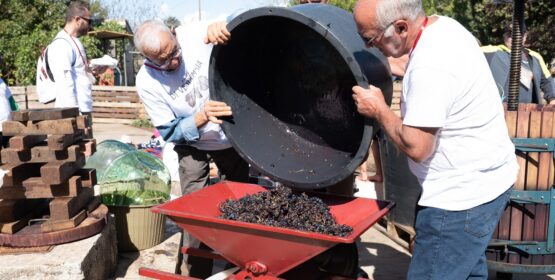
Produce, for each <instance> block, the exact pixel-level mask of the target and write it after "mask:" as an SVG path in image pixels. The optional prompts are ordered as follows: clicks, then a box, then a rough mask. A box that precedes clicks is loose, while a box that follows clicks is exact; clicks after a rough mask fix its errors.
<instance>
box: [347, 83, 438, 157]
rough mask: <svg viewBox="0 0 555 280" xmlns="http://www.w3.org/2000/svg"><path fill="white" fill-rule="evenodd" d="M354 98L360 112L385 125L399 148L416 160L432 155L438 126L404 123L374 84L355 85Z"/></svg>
mask: <svg viewBox="0 0 555 280" xmlns="http://www.w3.org/2000/svg"><path fill="white" fill-rule="evenodd" d="M353 92H354V94H353V99H354V100H355V104H356V105H357V109H358V112H359V113H360V114H361V115H363V116H365V117H368V118H374V119H376V121H377V122H378V123H379V124H380V125H381V126H382V127H383V129H384V132H385V133H386V134H387V136H389V138H390V139H391V141H392V142H393V143H394V144H395V146H396V147H397V148H399V149H400V150H401V151H403V152H404V153H405V154H407V156H408V157H409V158H411V159H412V160H413V161H415V162H422V161H424V160H426V159H427V158H428V157H430V155H432V153H433V151H434V148H435V141H436V137H435V136H436V133H437V131H438V128H425V127H413V126H408V125H404V124H403V121H402V120H401V118H399V117H398V116H397V115H395V113H393V111H391V110H390V109H389V107H388V106H387V104H386V103H385V101H384V97H383V94H382V91H381V90H380V89H379V88H377V87H374V86H370V87H369V88H368V89H364V88H362V87H360V86H355V87H353Z"/></svg>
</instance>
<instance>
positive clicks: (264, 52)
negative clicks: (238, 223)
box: [210, 4, 392, 189]
mask: <svg viewBox="0 0 555 280" xmlns="http://www.w3.org/2000/svg"><path fill="white" fill-rule="evenodd" d="M228 29H229V30H230V31H231V40H230V42H229V43H228V44H227V45H225V46H216V47H215V48H214V50H213V52H212V57H211V60H210V91H211V93H212V98H213V99H215V100H222V101H225V102H226V103H228V104H229V105H230V106H231V107H232V109H233V117H232V118H230V119H227V120H225V122H224V124H223V129H224V131H225V133H226V135H227V136H228V138H229V139H230V141H231V143H232V144H233V146H234V147H235V148H236V149H237V150H238V152H239V153H240V154H241V156H242V157H243V158H244V159H245V160H247V161H248V162H249V163H250V164H251V165H253V166H254V167H256V168H257V169H259V170H261V171H262V172H263V173H264V174H266V175H268V176H269V177H271V178H272V179H274V180H276V181H279V182H281V183H283V184H285V185H288V186H291V187H294V188H300V189H317V188H322V187H326V186H330V185H334V184H336V183H338V182H340V181H341V180H343V179H345V178H346V177H347V176H348V175H350V174H352V173H353V172H354V170H355V169H356V168H357V166H358V165H359V164H360V163H361V162H362V161H363V159H364V157H365V156H366V154H367V152H368V147H369V144H370V141H371V138H372V136H373V135H374V133H375V129H376V127H374V123H373V122H372V121H370V120H365V119H364V118H362V117H361V116H360V115H359V114H358V112H357V111H356V107H355V105H354V103H353V100H352V87H353V86H354V85H357V84H358V85H362V86H367V85H368V84H369V83H370V84H372V85H375V86H377V87H380V88H381V89H382V91H383V93H384V96H385V98H386V101H387V102H390V101H391V94H392V82H391V74H390V70H389V66H388V63H387V60H386V58H385V57H384V56H383V55H382V54H381V53H380V52H379V51H378V50H377V49H367V48H365V46H364V44H363V42H362V40H361V39H360V37H359V35H358V33H357V29H356V27H355V24H354V21H353V18H352V15H351V14H350V13H348V12H346V11H344V10H342V9H339V8H337V7H334V6H330V5H323V4H310V5H299V6H294V7H291V8H280V7H265V8H258V9H254V10H250V11H247V12H245V13H243V14H241V15H239V16H237V17H235V18H234V19H233V20H232V21H231V22H230V23H229V24H228Z"/></svg>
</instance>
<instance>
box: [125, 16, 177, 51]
mask: <svg viewBox="0 0 555 280" xmlns="http://www.w3.org/2000/svg"><path fill="white" fill-rule="evenodd" d="M160 32H167V33H168V34H172V32H171V30H170V29H169V28H168V26H166V25H165V24H164V23H163V22H161V21H159V20H155V19H150V20H147V21H145V22H143V23H141V25H139V27H137V31H135V36H134V38H133V42H134V43H135V47H136V48H137V50H139V52H141V53H142V54H143V55H144V50H150V51H153V52H158V51H159V50H160V37H159V36H158V33H160Z"/></svg>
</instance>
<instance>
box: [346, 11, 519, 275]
mask: <svg viewBox="0 0 555 280" xmlns="http://www.w3.org/2000/svg"><path fill="white" fill-rule="evenodd" d="M354 18H355V22H356V25H357V28H358V31H359V34H360V36H361V38H362V39H363V41H364V42H365V43H366V46H367V47H375V48H378V49H379V50H380V51H381V52H382V53H383V54H384V55H385V56H391V57H393V58H401V57H402V56H404V55H408V62H407V65H406V67H405V69H404V71H405V76H404V78H403V91H402V94H401V117H400V118H399V117H397V116H396V115H395V114H394V113H393V112H392V111H391V110H390V108H389V106H387V104H386V103H385V102H384V97H383V94H382V92H381V90H380V89H379V88H377V87H374V86H370V87H369V88H362V87H359V86H355V87H353V92H354V94H353V99H354V101H355V104H356V105H357V108H358V111H359V113H361V114H362V115H364V116H365V117H368V118H373V119H375V120H376V121H377V122H378V123H379V124H380V125H381V126H382V128H383V131H384V132H385V133H386V134H387V136H388V138H389V139H390V140H391V141H392V142H393V144H394V145H395V146H396V147H397V148H398V149H399V150H401V151H402V152H404V153H405V154H406V155H407V156H408V158H409V167H410V170H411V172H412V173H414V175H415V176H416V177H417V178H418V180H419V183H420V184H421V186H422V195H421V197H420V198H419V201H418V211H417V215H416V222H415V229H416V242H415V247H414V253H413V256H412V261H411V264H410V267H409V271H408V277H407V278H408V279H437V280H449V279H454V280H455V279H487V274H488V271H487V265H486V256H485V250H486V247H487V244H488V242H489V240H490V238H491V235H492V233H493V230H494V229H495V227H496V225H497V223H498V222H499V219H500V217H501V213H503V210H504V208H505V205H506V204H507V201H508V199H509V196H510V194H511V186H512V185H513V184H514V182H515V181H516V176H517V172H518V165H517V162H516V156H515V148H514V145H513V144H512V142H511V140H510V139H509V134H508V130H507V125H506V124H505V119H504V113H503V106H502V103H501V100H500V98H499V95H498V92H497V87H496V85H495V81H494V79H493V76H492V74H491V71H490V69H489V66H488V64H487V61H486V59H485V57H484V55H483V54H482V52H481V50H480V47H479V46H478V43H477V42H476V40H475V39H474V36H473V35H472V34H471V33H470V32H468V30H466V29H465V28H464V27H463V26H462V25H461V24H460V23H458V22H457V21H455V20H454V19H451V18H448V17H443V16H436V15H434V16H427V15H426V14H425V13H424V11H423V10H422V3H421V1H419V0H359V1H358V2H357V4H356V7H355V11H354Z"/></svg>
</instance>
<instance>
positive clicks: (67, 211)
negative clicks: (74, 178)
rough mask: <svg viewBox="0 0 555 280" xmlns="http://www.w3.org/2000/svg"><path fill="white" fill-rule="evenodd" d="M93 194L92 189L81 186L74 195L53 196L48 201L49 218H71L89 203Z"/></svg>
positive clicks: (54, 219)
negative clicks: (79, 190)
mask: <svg viewBox="0 0 555 280" xmlns="http://www.w3.org/2000/svg"><path fill="white" fill-rule="evenodd" d="M93 196H94V190H93V189H91V188H83V189H82V191H81V193H80V194H79V195H78V196H76V197H68V198H65V197H61V198H54V199H53V200H52V201H51V202H50V219H51V220H53V221H57V220H69V219H71V218H72V217H73V216H75V215H76V214H77V213H79V211H81V210H83V209H84V208H85V207H86V206H87V205H88V204H89V202H90V201H91V200H92V198H93Z"/></svg>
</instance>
